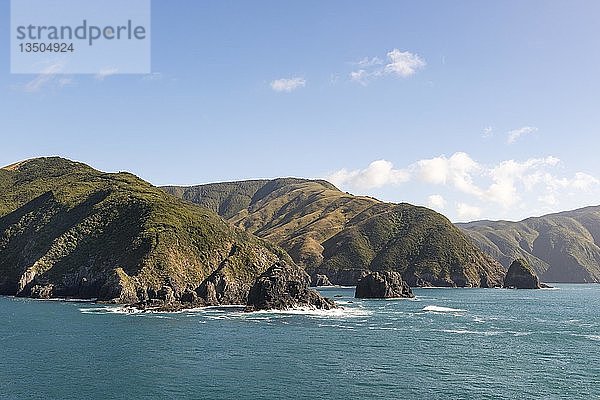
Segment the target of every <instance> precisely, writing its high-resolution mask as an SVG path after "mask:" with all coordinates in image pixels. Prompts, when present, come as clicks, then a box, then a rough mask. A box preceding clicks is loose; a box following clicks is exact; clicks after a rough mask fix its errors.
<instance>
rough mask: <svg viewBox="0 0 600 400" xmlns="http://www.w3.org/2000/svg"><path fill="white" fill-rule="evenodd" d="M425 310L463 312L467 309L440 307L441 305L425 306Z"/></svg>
mask: <svg viewBox="0 0 600 400" xmlns="http://www.w3.org/2000/svg"><path fill="white" fill-rule="evenodd" d="M423 311H429V312H436V313H463V312H467V310H463V309H460V308H450V307H440V306H425V307H423Z"/></svg>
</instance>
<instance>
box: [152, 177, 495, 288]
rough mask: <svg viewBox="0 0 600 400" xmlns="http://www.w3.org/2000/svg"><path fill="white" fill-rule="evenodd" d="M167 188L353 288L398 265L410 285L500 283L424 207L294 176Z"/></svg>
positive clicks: (460, 237) (461, 238)
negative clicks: (352, 192) (371, 274)
mask: <svg viewBox="0 0 600 400" xmlns="http://www.w3.org/2000/svg"><path fill="white" fill-rule="evenodd" d="M164 189H165V190H166V191H167V192H169V193H171V194H174V195H176V196H179V197H181V198H183V199H185V200H189V201H192V202H194V203H197V204H200V205H203V206H206V207H209V208H210V209H212V210H214V211H216V212H218V213H219V214H220V215H222V216H223V217H224V218H226V219H227V220H228V221H229V222H230V223H232V224H233V225H235V226H238V227H240V228H243V229H244V230H246V231H248V232H250V233H253V234H255V235H257V236H259V237H261V238H264V239H267V240H269V241H271V242H273V243H275V244H278V245H280V246H281V247H283V248H284V249H285V250H287V252H288V253H289V254H290V255H291V257H292V258H293V259H294V261H295V262H296V263H298V264H299V265H301V266H303V267H304V268H305V269H306V270H307V271H308V272H309V273H310V274H311V275H312V276H313V278H314V277H316V275H317V274H319V275H326V276H327V277H328V279H329V280H330V281H331V282H332V283H334V284H344V285H354V284H356V283H357V282H358V280H359V279H360V278H361V277H363V276H364V275H366V274H367V273H368V272H371V271H384V270H393V271H397V272H400V273H401V274H402V277H403V278H404V280H406V281H407V282H408V283H409V284H410V285H411V286H428V285H434V286H476V287H477V286H484V287H492V286H500V285H502V279H503V277H504V269H503V268H502V266H501V265H500V264H499V263H497V262H496V261H494V260H493V259H492V258H491V257H488V256H486V255H485V254H483V253H482V252H481V251H479V250H478V249H477V248H476V247H475V246H474V245H473V244H472V243H471V242H470V241H469V240H468V239H467V237H466V236H465V234H464V233H463V232H461V231H460V230H459V229H457V228H456V227H455V226H453V225H452V224H451V223H450V221H448V220H447V219H446V218H445V217H444V216H442V215H440V214H438V213H436V212H434V211H432V210H429V209H427V208H424V207H416V206H413V205H410V204H390V203H384V202H380V201H378V200H376V199H373V198H370V197H360V196H353V195H350V194H348V193H344V192H341V191H339V190H338V189H337V188H335V187H334V186H333V185H331V184H330V183H328V182H325V181H310V180H304V179H294V178H285V179H276V180H272V181H267V180H262V181H241V182H228V183H221V184H219V183H217V184H209V185H201V186H194V187H188V188H185V187H167V188H164Z"/></svg>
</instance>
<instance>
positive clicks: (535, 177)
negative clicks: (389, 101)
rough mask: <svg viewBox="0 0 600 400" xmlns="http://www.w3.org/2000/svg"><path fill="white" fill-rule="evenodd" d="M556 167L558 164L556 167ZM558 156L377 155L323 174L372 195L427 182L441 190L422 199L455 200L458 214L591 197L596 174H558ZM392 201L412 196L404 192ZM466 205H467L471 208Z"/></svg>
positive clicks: (435, 204)
mask: <svg viewBox="0 0 600 400" xmlns="http://www.w3.org/2000/svg"><path fill="white" fill-rule="evenodd" d="M559 167H560V168H559ZM561 171H562V164H561V161H560V160H559V159H558V158H556V157H552V156H548V157H541V158H530V159H527V160H524V161H517V160H504V161H501V162H499V163H496V164H493V165H486V164H483V163H479V162H477V161H476V160H474V159H473V158H472V157H471V156H469V155H468V154H467V153H464V152H457V153H454V154H453V155H451V156H450V157H447V156H443V155H442V156H439V157H434V158H430V159H423V160H419V161H416V162H414V163H412V164H409V165H407V166H406V167H403V168H398V167H394V165H393V164H392V163H391V162H390V161H386V160H378V161H374V162H372V163H371V164H370V165H369V166H368V167H367V168H365V169H356V170H347V169H341V170H339V171H337V172H335V173H333V174H331V175H330V176H329V177H328V178H327V179H329V180H331V181H332V182H333V183H334V184H336V185H337V186H339V187H340V188H342V189H344V188H348V189H350V188H352V189H357V190H358V191H362V194H371V195H375V196H377V195H378V193H382V192H381V191H371V192H369V190H372V189H378V188H384V187H386V186H394V185H398V184H401V183H405V182H408V181H413V182H414V184H413V185H411V186H410V188H415V189H416V190H421V189H423V185H425V190H431V187H432V186H435V187H437V188H438V189H436V191H438V190H440V189H439V188H444V190H445V191H444V192H442V193H439V194H435V195H431V196H429V197H428V203H427V204H428V205H429V207H431V208H434V209H437V210H443V209H446V208H447V200H446V199H452V200H453V201H454V200H456V201H457V204H460V205H461V206H460V207H458V208H457V209H456V212H457V213H458V212H459V211H460V217H461V218H466V216H467V215H475V214H476V212H475V211H476V210H474V209H473V208H472V207H476V208H478V209H479V211H480V212H483V210H486V212H491V213H494V214H496V215H498V214H503V215H506V214H507V213H509V212H516V211H518V210H523V209H524V208H526V207H529V209H530V210H540V209H543V210H548V207H554V206H556V207H558V206H560V205H561V201H564V200H565V199H567V198H573V197H574V196H578V195H582V194H584V193H587V195H588V197H590V198H592V197H593V195H595V194H596V193H600V179H598V178H597V177H595V176H592V175H590V174H587V173H584V172H577V173H574V174H573V175H565V174H564V173H562V174H561ZM395 200H396V201H400V200H408V201H416V199H412V200H411V199H410V198H404V199H395ZM468 206H472V207H471V208H470V207H468Z"/></svg>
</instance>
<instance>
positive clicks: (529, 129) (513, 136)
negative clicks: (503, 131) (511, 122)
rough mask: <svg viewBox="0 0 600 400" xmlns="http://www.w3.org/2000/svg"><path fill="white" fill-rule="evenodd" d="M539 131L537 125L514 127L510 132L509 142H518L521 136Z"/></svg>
mask: <svg viewBox="0 0 600 400" xmlns="http://www.w3.org/2000/svg"><path fill="white" fill-rule="evenodd" d="M537 131H538V128H536V127H535V126H524V127H522V128H518V129H513V130H512V131H510V132H508V139H507V142H508V144H512V143H514V142H516V141H517V140H518V139H519V138H520V137H521V136H523V135H528V134H530V133H534V132H537Z"/></svg>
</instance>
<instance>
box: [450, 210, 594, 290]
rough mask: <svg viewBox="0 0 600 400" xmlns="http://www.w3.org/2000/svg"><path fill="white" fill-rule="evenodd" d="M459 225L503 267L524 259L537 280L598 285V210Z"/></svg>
mask: <svg viewBox="0 0 600 400" xmlns="http://www.w3.org/2000/svg"><path fill="white" fill-rule="evenodd" d="M458 226H459V227H460V228H461V229H463V230H464V231H465V232H466V233H467V234H469V235H470V236H471V237H472V239H473V241H474V243H475V244H476V245H477V246H478V247H479V248H480V249H481V250H483V251H485V252H487V253H488V254H490V255H491V256H492V257H495V258H496V259H498V260H499V261H500V262H501V263H502V264H503V265H504V266H506V267H508V266H509V265H510V263H511V262H512V261H513V260H514V259H516V258H524V259H525V260H527V261H528V262H529V264H530V265H531V266H533V268H534V269H535V271H536V273H537V274H538V276H539V277H540V279H541V280H542V281H546V282H573V283H585V282H600V207H586V208H582V209H579V210H574V211H566V212H561V213H557V214H550V215H546V216H543V217H537V218H528V219H526V220H523V221H520V222H507V221H477V222H470V223H467V224H458Z"/></svg>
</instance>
